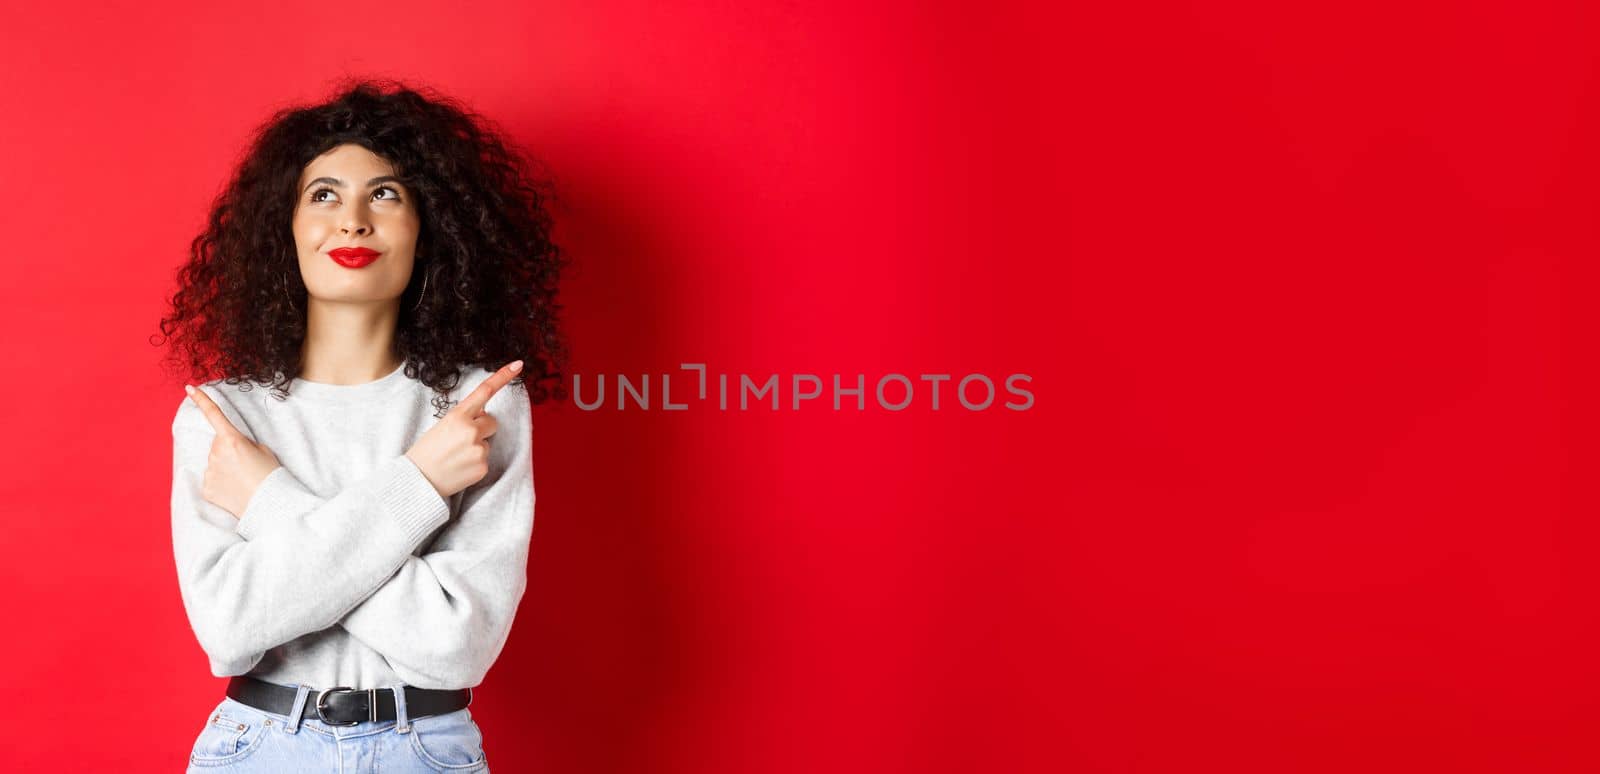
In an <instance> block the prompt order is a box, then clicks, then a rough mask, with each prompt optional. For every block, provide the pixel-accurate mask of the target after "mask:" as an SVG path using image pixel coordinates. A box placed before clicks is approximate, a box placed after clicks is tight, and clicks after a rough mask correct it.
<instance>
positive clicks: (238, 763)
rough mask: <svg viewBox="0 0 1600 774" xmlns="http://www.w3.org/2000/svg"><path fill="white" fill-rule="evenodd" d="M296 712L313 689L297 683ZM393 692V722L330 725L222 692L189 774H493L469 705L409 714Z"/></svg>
mask: <svg viewBox="0 0 1600 774" xmlns="http://www.w3.org/2000/svg"><path fill="white" fill-rule="evenodd" d="M299 689H300V692H299V695H297V696H296V697H295V703H294V712H292V713H291V715H293V716H299V715H300V713H301V712H303V711H304V709H305V705H306V702H307V701H308V699H307V695H308V694H309V693H310V692H311V688H310V687H309V686H304V685H302V686H299ZM391 690H393V692H394V708H395V715H396V718H395V719H394V720H379V721H375V722H374V721H362V722H360V723H357V724H356V725H353V726H330V725H328V724H327V723H324V722H322V720H321V719H319V718H317V717H315V716H312V717H310V718H304V719H302V720H301V721H300V722H299V723H296V722H294V721H292V720H290V719H289V718H290V715H279V714H277V713H276V712H266V711H263V710H258V709H256V708H255V707H251V706H249V705H248V704H243V703H240V702H238V701H235V700H233V699H232V698H229V697H223V699H222V703H221V704H218V705H217V706H216V708H215V709H213V710H211V713H210V714H209V715H207V716H206V724H205V728H202V729H201V730H200V736H199V737H198V738H196V739H195V741H194V750H193V752H191V753H190V754H189V768H188V772H189V774H196V773H197V772H212V773H213V774H227V773H231V772H238V774H248V773H249V772H272V773H273V774H279V773H280V772H305V773H306V774H315V773H316V772H329V774H362V773H364V772H372V773H375V772H379V771H382V772H384V773H385V774H395V772H424V773H425V774H426V773H432V772H454V773H455V774H464V773H466V772H470V773H471V774H487V773H488V771H489V762H488V760H487V759H486V758H485V756H484V754H483V732H482V731H480V730H479V728H478V724H477V723H476V722H474V721H473V720H472V714H471V713H470V712H468V711H467V708H465V707H463V708H461V709H458V710H456V711H455V712H447V713H445V714H443V715H428V716H426V717H420V718H411V717H408V716H407V715H406V697H405V691H403V690H398V689H391Z"/></svg>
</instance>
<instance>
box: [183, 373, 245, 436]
mask: <svg viewBox="0 0 1600 774" xmlns="http://www.w3.org/2000/svg"><path fill="white" fill-rule="evenodd" d="M184 391H185V392H187V393H189V399H190V400H193V401H194V405H196V406H198V407H199V408H200V414H201V416H204V417H205V418H206V422H208V423H209V424H210V425H211V429H212V430H215V431H217V435H238V434H239V429H238V428H236V427H234V426H233V423H232V422H229V421H228V417H227V415H225V414H223V413H222V409H221V408H220V407H218V406H217V404H216V403H215V402H214V401H212V400H211V396H210V395H207V394H206V391H205V390H202V389H200V388H199V387H191V386H188V385H184Z"/></svg>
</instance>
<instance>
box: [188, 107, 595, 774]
mask: <svg viewBox="0 0 1600 774" xmlns="http://www.w3.org/2000/svg"><path fill="white" fill-rule="evenodd" d="M546 199H547V197H546V196H545V195H544V194H543V193H541V188H540V187H538V186H536V185H535V183H534V180H533V178H532V176H531V175H530V174H529V172H528V171H527V168H526V160H525V159H524V158H523V157H521V156H519V155H518V154H516V153H514V152H513V151H512V150H511V149H510V145H509V143H508V141H507V140H506V139H504V138H503V137H501V136H500V135H499V134H498V133H497V132H495V131H494V130H492V129H491V128H489V127H488V125H487V124H486V122H484V121H483V120H482V119H481V118H479V117H477V116H476V115H474V114H472V113H470V112H468V111H466V110H465V109H463V108H461V107H460V106H459V105H457V104H456V103H454V102H453V101H451V100H449V99H446V98H442V97H438V96H436V95H429V96H424V95H423V94H422V93H419V92H418V91H415V90H413V89H410V88H405V87H398V88H388V87H387V85H383V86H380V85H378V84H374V83H358V84H355V85H354V86H351V87H349V88H347V89H346V90H344V91H343V93H341V94H340V95H339V96H337V98H335V99H333V100H331V101H329V102H327V103H325V104H321V105H316V106H312V107H302V108H293V109H286V110H283V111H280V112H279V113H277V114H276V115H274V116H273V117H272V118H271V119H270V120H269V121H268V122H266V124H264V125H263V127H262V128H261V129H260V130H259V131H258V133H257V134H256V136H255V138H254V141H253V143H252V146H251V148H250V149H249V151H248V153H247V154H246V156H245V157H244V159H243V160H242V162H241V164H240V166H239V169H238V171H237V173H236V174H235V176H234V178H233V180H232V181H231V182H230V184H229V185H228V186H227V188H226V189H225V190H224V191H223V192H222V194H221V195H220V196H219V197H218V199H217V201H216V202H215V204H214V208H213V210H212V212H211V216H210V219H209V225H208V226H207V228H206V229H205V231H204V233H202V234H201V235H200V236H199V237H197V238H196V239H195V240H194V241H193V243H192V245H191V254H190V258H189V260H188V262H187V263H186V265H184V266H183V268H182V269H181V270H180V271H179V274H178V280H179V282H178V284H179V288H178V291H177V293H176V294H175V295H174V296H173V298H172V311H171V313H170V315H169V316H167V317H165V318H164V319H163V320H162V323H161V329H162V332H163V333H164V334H167V335H168V336H175V341H176V344H175V346H174V347H173V350H172V356H171V361H172V362H176V363H178V364H179V366H180V367H181V369H182V370H185V371H186V372H187V374H189V377H190V378H191V379H192V380H194V381H202V380H203V379H204V378H205V376H207V375H210V374H214V373H221V374H225V375H226V377H225V378H219V379H214V380H211V381H207V382H205V383H204V384H202V385H201V386H199V387H190V386H188V385H185V391H186V393H187V397H185V398H184V399H183V400H182V401H181V402H180V403H179V406H178V410H177V413H176V415H175V417H174V418H173V423H172V434H173V485H172V537H173V551H174V557H175V560H176V565H177V571H178V585H179V589H180V592H181V596H182V598H183V604H184V609H185V610H186V612H187V614H188V617H189V622H190V625H191V626H192V627H193V629H194V633H195V636H196V638H197V639H198V640H199V643H200V646H201V647H202V649H203V650H204V651H205V653H206V656H207V658H208V659H209V661H210V664H211V671H212V674H214V675H216V676H219V677H221V676H231V677H232V679H231V680H230V681H229V683H228V687H227V691H226V695H225V697H224V698H223V699H222V701H221V703H219V704H218V705H217V706H216V707H215V708H213V709H212V710H211V711H210V712H209V713H208V714H207V715H206V716H205V719H204V722H203V723H202V724H201V725H200V732H199V736H198V738H197V739H196V740H195V742H194V746H193V750H192V752H191V754H190V767H189V768H190V771H239V772H246V771H262V772H267V771H271V772H284V771H296V772H317V771H328V772H351V771H357V770H361V771H370V770H382V771H385V772H398V771H451V772H475V771H487V770H488V762H487V759H486V756H485V754H484V749H483V740H482V736H481V734H480V732H479V729H478V727H477V725H476V723H474V721H473V719H472V716H471V713H470V711H469V710H468V709H467V705H468V704H469V703H470V702H471V700H472V691H471V688H472V687H473V686H475V685H477V684H479V683H480V682H481V681H482V679H483V678H484V675H485V674H486V673H487V672H488V670H489V667H490V666H491V665H492V664H493V663H494V661H495V659H496V657H498V656H499V654H500V652H501V650H502V648H503V647H504V645H505V643H506V640H507V638H508V636H509V634H510V631H511V624H512V618H513V617H514V615H515V613H516V610H517V605H518V602H519V601H520V600H521V598H522V595H523V590H524V588H525V586H526V572H527V557H528V544H529V538H530V536H531V533H532V529H533V505H534V488H533V477H532V448H531V444H532V439H531V431H532V423H531V409H532V404H533V403H538V402H542V401H543V400H544V399H545V398H546V397H547V396H548V394H549V392H548V391H547V390H546V389H545V386H544V383H545V382H551V383H553V384H554V394H555V395H556V396H557V397H558V398H561V397H565V391H564V390H562V389H561V387H560V384H559V381H560V380H559V375H560V371H559V369H560V367H561V366H562V364H563V361H564V359H565V356H566V352H565V347H564V345H563V344H562V341H561V338H560V337H559V335H558V331H557V328H556V325H555V318H556V313H557V311H558V309H559V307H558V306H557V304H556V286H557V279H558V276H559V274H560V268H561V266H560V264H561V262H562V260H561V254H560V251H559V250H558V249H557V248H556V246H555V245H554V244H553V243H552V242H551V239H550V221H549V217H548V213H547V212H546V211H545V201H546ZM255 384H260V385H261V386H270V387H271V388H272V389H271V390H270V392H266V393H265V394H264V392H263V391H260V390H254V389H252V388H253V386H254V385H255ZM430 407H431V408H430Z"/></svg>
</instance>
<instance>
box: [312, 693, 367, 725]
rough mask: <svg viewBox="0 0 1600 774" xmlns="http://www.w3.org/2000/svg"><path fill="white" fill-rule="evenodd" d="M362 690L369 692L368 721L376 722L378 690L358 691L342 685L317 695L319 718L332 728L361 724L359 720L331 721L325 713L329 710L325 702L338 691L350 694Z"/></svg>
mask: <svg viewBox="0 0 1600 774" xmlns="http://www.w3.org/2000/svg"><path fill="white" fill-rule="evenodd" d="M362 690H365V691H366V692H367V720H371V721H376V720H377V719H378V689H376V688H365V689H357V688H351V687H350V686H348V685H341V686H338V687H335V688H329V689H328V690H326V691H322V692H320V693H318V694H317V717H318V718H320V719H321V720H322V722H324V723H327V724H328V725H330V726H354V725H358V724H360V723H361V721H359V720H352V721H350V722H348V723H335V722H333V721H331V720H329V719H328V715H327V713H326V712H325V710H327V706H326V705H324V704H323V702H325V701H327V700H328V695H329V694H331V693H335V692H337V691H349V692H350V693H360V692H361V691H362Z"/></svg>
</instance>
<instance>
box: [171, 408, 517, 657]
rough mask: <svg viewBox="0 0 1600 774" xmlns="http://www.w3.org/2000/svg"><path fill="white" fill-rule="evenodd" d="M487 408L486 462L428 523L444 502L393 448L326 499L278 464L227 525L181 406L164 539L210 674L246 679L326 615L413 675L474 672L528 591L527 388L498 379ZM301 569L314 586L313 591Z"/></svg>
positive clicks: (203, 445)
mask: <svg viewBox="0 0 1600 774" xmlns="http://www.w3.org/2000/svg"><path fill="white" fill-rule="evenodd" d="M186 405H187V404H186ZM485 408H486V410H487V411H489V412H490V413H491V414H493V415H494V416H495V418H496V420H497V421H498V423H499V425H498V429H497V432H496V435H495V438H494V440H493V442H492V443H491V444H490V456H489V471H488V473H487V474H486V475H485V476H484V478H483V479H482V480H481V481H480V482H479V483H477V484H475V485H473V486H471V487H468V488H467V489H466V490H464V491H463V492H462V493H461V507H460V512H459V514H457V516H456V518H455V520H454V521H453V522H450V523H449V525H448V527H447V528H445V529H443V530H442V531H439V528H440V527H443V526H445V524H446V522H447V521H449V520H450V508H449V503H448V502H447V501H446V500H445V499H444V498H442V497H440V496H439V494H438V492H437V491H436V490H435V489H434V488H433V485H432V484H430V483H428V481H427V479H426V478H425V477H424V476H423V475H422V473H421V471H419V470H418V469H417V468H416V466H415V465H414V464H412V463H411V461H410V459H409V458H407V457H406V456H405V455H403V454H402V455H397V456H395V457H393V458H390V459H389V460H387V461H385V462H384V463H383V464H382V465H380V466H379V467H378V468H377V469H376V470H375V471H374V473H373V474H371V475H369V476H368V477H367V478H365V479H363V480H362V481H359V482H357V483H356V484H353V485H351V486H348V487H346V488H345V489H344V490H343V491H341V492H339V493H338V494H336V495H334V496H332V497H328V498H322V497H318V496H317V495H316V494H314V493H312V492H311V491H310V490H309V489H307V488H306V487H305V486H304V484H302V483H301V482H300V481H299V480H298V479H297V478H296V477H295V476H294V475H293V473H291V472H290V471H289V470H288V469H287V468H284V467H279V468H276V469H275V470H273V471H272V473H271V474H269V475H268V476H267V478H266V479H264V480H263V481H262V482H261V484H260V485H259V487H258V488H257V490H256V492H255V493H254V494H253V495H252V497H251V499H250V501H249V503H248V505H247V507H246V508H245V510H244V513H242V514H240V516H239V518H237V519H235V518H234V517H233V514H230V513H228V512H227V511H226V510H224V509H222V508H221V507H219V506H216V505H214V504H212V503H210V502H207V501H205V500H204V499H203V498H202V497H201V496H200V494H199V492H200V481H201V478H202V476H203V474H204V470H205V462H206V455H207V450H208V449H209V446H210V443H211V438H212V433H211V430H210V429H209V428H208V427H207V425H206V423H205V420H204V419H203V418H200V417H198V416H197V415H198V411H197V410H194V411H193V413H192V414H190V413H186V411H185V409H184V408H183V407H180V409H179V414H178V417H177V418H176V419H175V420H174V423H173V437H174V447H173V448H174V470H175V471H176V475H175V478H174V485H173V519H174V533H173V534H174V544H175V550H176V553H177V559H178V569H179V580H180V587H181V588H182V590H183V596H184V604H185V607H186V609H187V610H188V613H189V617H190V621H191V623H192V624H193V625H194V629H195V633H196V635H197V637H198V638H199V639H200V642H201V645H202V647H203V648H204V649H205V650H206V652H207V653H208V655H209V656H210V658H211V661H212V671H213V673H214V674H217V675H219V676H221V675H227V674H242V673H244V672H247V671H248V670H249V669H250V668H251V667H253V666H254V665H255V664H256V663H257V662H259V661H260V659H261V658H262V656H264V655H265V653H266V651H267V650H269V649H271V648H273V647H276V646H278V645H280V644H282V643H284V642H288V641H289V640H292V639H295V638H296V637H300V636H302V635H305V634H308V633H311V632H315V631H321V630H323V629H326V628H328V627H330V626H335V625H337V626H341V627H343V628H344V629H345V630H346V631H348V632H349V633H350V634H351V636H353V637H354V638H355V639H357V640H358V641H360V642H362V643H363V644H365V645H367V646H368V647H371V648H372V649H373V650H376V651H377V652H379V653H381V654H382V655H383V656H384V657H385V658H386V659H387V660H388V661H389V663H390V665H391V667H392V668H393V669H394V670H395V672H396V674H398V675H400V676H401V678H402V679H404V680H405V681H406V683H407V684H409V685H415V686H418V687H424V688H430V687H434V688H459V687H467V686H472V685H477V684H479V683H480V682H482V679H483V676H484V675H485V674H486V673H487V672H488V669H489V666H490V665H491V664H493V663H494V660H495V659H496V657H498V656H499V654H500V651H501V650H502V649H503V648H504V646H505V642H506V640H507V638H508V636H509V634H510V629H511V622H512V618H513V617H514V615H515V613H516V609H517V605H518V603H519V602H520V601H521V599H522V595H523V592H524V590H525V589H526V586H527V574H526V573H527V557H528V545H529V539H530V538H531V536H532V530H533V506H534V488H533V477H532V448H531V445H532V441H531V432H532V423H531V406H530V405H529V401H528V395H527V392H526V390H525V389H523V388H522V387H521V386H520V385H519V386H516V387H515V388H514V389H503V390H501V391H500V392H499V393H496V394H495V396H494V397H493V398H491V399H490V401H489V403H488V404H487V405H486V407H485ZM435 532H438V537H437V539H436V540H434V541H433V542H432V543H431V544H428V552H427V553H424V554H422V555H420V556H418V555H414V553H415V552H416V551H417V550H418V549H419V548H420V547H421V546H423V545H424V544H426V540H427V538H428V537H429V536H430V535H432V534H434V533H435ZM308 579H322V581H323V583H321V584H320V585H318V586H317V587H315V588H308V587H307V582H308Z"/></svg>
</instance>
